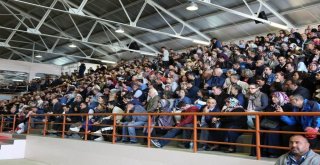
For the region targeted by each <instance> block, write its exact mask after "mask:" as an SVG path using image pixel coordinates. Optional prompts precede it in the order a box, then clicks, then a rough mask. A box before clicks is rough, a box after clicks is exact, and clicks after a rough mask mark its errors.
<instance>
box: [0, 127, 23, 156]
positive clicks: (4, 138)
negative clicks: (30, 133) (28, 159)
mask: <svg viewBox="0 0 320 165" xmlns="http://www.w3.org/2000/svg"><path fill="white" fill-rule="evenodd" d="M25 147H26V135H18V134H9V133H0V160H5V159H22V158H24V153H25Z"/></svg>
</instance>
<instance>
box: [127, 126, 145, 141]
mask: <svg viewBox="0 0 320 165" xmlns="http://www.w3.org/2000/svg"><path fill="white" fill-rule="evenodd" d="M145 123H146V122H144V121H136V122H125V123H123V126H128V127H123V128H122V135H128V132H129V136H130V141H131V142H134V143H136V142H137V138H136V137H133V136H136V128H135V127H134V126H144V124H145ZM127 139H128V137H122V141H127Z"/></svg>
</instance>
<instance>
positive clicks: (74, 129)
mask: <svg viewBox="0 0 320 165" xmlns="http://www.w3.org/2000/svg"><path fill="white" fill-rule="evenodd" d="M70 131H73V132H79V131H80V128H79V127H73V128H70Z"/></svg>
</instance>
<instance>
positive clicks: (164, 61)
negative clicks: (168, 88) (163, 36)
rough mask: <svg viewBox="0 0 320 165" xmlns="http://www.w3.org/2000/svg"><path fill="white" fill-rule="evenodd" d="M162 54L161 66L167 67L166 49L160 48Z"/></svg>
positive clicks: (167, 56) (167, 52)
mask: <svg viewBox="0 0 320 165" xmlns="http://www.w3.org/2000/svg"><path fill="white" fill-rule="evenodd" d="M161 52H162V64H163V66H164V67H166V68H167V67H168V66H169V51H168V50H167V49H166V47H161Z"/></svg>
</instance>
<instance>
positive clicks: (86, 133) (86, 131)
mask: <svg viewBox="0 0 320 165" xmlns="http://www.w3.org/2000/svg"><path fill="white" fill-rule="evenodd" d="M88 125H89V115H88V114H87V115H86V125H85V131H84V140H88Z"/></svg>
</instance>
